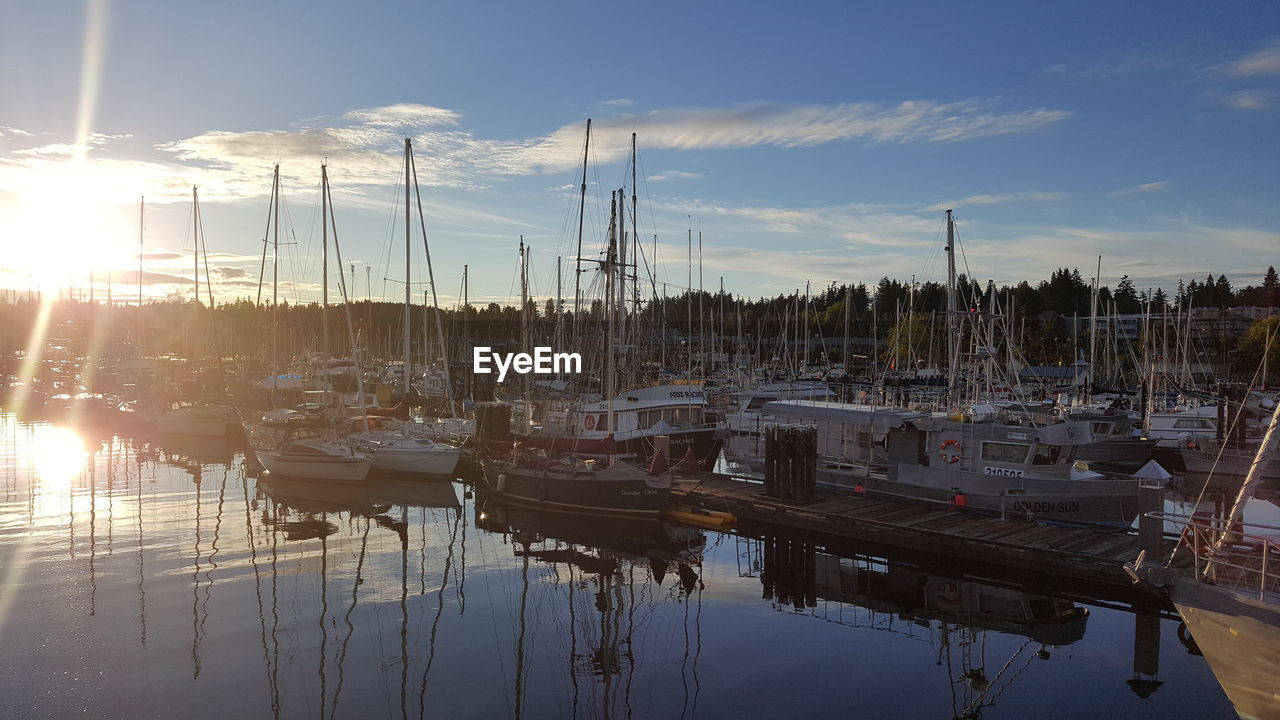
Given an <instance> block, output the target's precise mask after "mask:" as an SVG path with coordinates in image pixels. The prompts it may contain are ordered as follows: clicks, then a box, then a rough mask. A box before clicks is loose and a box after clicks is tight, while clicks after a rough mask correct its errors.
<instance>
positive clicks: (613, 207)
mask: <svg viewBox="0 0 1280 720" xmlns="http://www.w3.org/2000/svg"><path fill="white" fill-rule="evenodd" d="M610 194H611V195H612V196H613V197H612V198H611V199H610V202H609V205H610V207H609V251H608V253H607V254H606V255H605V261H604V283H605V291H604V298H605V299H604V301H605V317H607V318H608V319H609V328H608V337H607V345H608V353H607V355H606V356H605V392H604V397H605V402H606V403H607V404H606V407H607V409H608V423H609V424H608V425H607V426H606V427H605V430H606V431H607V432H608V433H609V435H610V436H612V435H613V432H614V428H615V425H614V421H613V395H614V376H613V373H614V368H613V332H614V322H613V312H612V308H610V307H609V303H613V302H615V300H614V298H613V266H614V262H615V261H616V260H617V257H618V255H617V253H618V236H617V232H618V222H617V220H618V201H619V198H618V196H617V195H615V194H613V193H610Z"/></svg>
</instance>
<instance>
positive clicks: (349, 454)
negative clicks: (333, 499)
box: [255, 428, 373, 480]
mask: <svg viewBox="0 0 1280 720" xmlns="http://www.w3.org/2000/svg"><path fill="white" fill-rule="evenodd" d="M255 454H256V455H257V457H258V460H259V461H260V462H261V463H262V465H263V467H265V468H266V469H267V472H269V473H271V474H272V475H284V476H286V477H292V478H298V479H305V480H364V479H365V476H367V475H368V474H369V470H370V469H371V468H372V467H373V459H372V458H371V457H370V456H369V455H368V454H367V453H365V452H362V451H360V450H356V449H354V448H352V447H351V446H350V445H346V444H343V443H339V442H334V441H331V440H328V439H326V437H325V435H324V433H323V432H322V431H320V430H318V429H312V428H301V429H297V430H294V431H293V432H291V433H290V434H289V435H288V436H287V437H286V438H285V439H284V440H282V441H281V442H280V443H279V444H278V445H276V446H275V447H273V448H271V449H255Z"/></svg>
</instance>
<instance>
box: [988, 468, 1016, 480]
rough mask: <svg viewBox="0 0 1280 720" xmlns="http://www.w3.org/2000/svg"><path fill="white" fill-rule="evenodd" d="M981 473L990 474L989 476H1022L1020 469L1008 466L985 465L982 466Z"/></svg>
mask: <svg viewBox="0 0 1280 720" xmlns="http://www.w3.org/2000/svg"><path fill="white" fill-rule="evenodd" d="M982 474H983V475H991V476H993V477H1008V478H1020V477H1022V471H1021V470H1010V469H1009V468H999V467H986V468H983V469H982Z"/></svg>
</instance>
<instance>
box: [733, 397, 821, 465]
mask: <svg viewBox="0 0 1280 720" xmlns="http://www.w3.org/2000/svg"><path fill="white" fill-rule="evenodd" d="M833 395H834V394H833V393H832V392H831V390H830V389H828V388H827V386H826V384H825V383H820V382H795V381H792V382H778V383H765V384H763V385H759V386H757V387H754V388H751V389H749V390H742V391H740V392H738V393H735V395H734V396H735V398H736V399H737V403H736V406H735V407H734V409H732V410H730V411H729V412H726V413H725V416H724V422H725V426H726V427H727V428H728V431H729V433H728V434H729V437H728V439H727V440H725V443H724V457H725V459H726V460H728V461H730V462H733V463H737V464H739V465H745V466H746V467H747V468H748V469H750V470H752V471H755V472H759V471H760V470H761V469H762V468H763V467H764V433H765V430H767V429H768V428H770V427H772V426H773V425H774V424H775V423H776V420H775V418H774V417H773V416H772V415H770V414H768V413H766V412H764V405H765V403H768V402H773V401H776V400H829V399H831V398H832V397H833Z"/></svg>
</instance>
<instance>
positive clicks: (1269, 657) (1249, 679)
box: [1169, 578, 1280, 720]
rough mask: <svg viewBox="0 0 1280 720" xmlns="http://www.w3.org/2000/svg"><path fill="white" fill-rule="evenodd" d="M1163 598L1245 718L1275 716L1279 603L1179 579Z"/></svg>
mask: <svg viewBox="0 0 1280 720" xmlns="http://www.w3.org/2000/svg"><path fill="white" fill-rule="evenodd" d="M1169 597H1170V599H1171V600H1173V604H1174V606H1175V607H1176V608H1177V609H1178V615H1180V616H1181V617H1182V621H1183V622H1184V623H1186V625H1187V629H1188V630H1190V631H1191V636H1192V637H1193V638H1194V639H1195V641H1196V645H1197V646H1198V647H1199V648H1200V652H1202V653H1203V654H1204V658H1205V660H1207V661H1208V662H1209V668H1210V669H1211V670H1213V675H1214V677H1216V678H1217V679H1218V683H1219V684H1220V685H1222V689H1223V690H1224V691H1225V692H1226V693H1227V698H1228V699H1230V700H1231V704H1232V705H1234V706H1235V709H1236V712H1237V713H1239V715H1240V717H1241V718H1244V719H1245V720H1280V682H1277V681H1276V675H1275V672H1276V668H1278V667H1280V606H1277V605H1275V604H1268V603H1265V602H1262V601H1260V600H1258V599H1257V595H1256V593H1254V594H1252V596H1248V595H1244V594H1242V593H1239V592H1238V591H1234V590H1231V589H1228V588H1224V587H1219V586H1214V585H1206V584H1204V583H1200V582H1196V581H1195V580H1194V579H1190V578H1179V579H1178V580H1177V581H1175V582H1174V584H1173V585H1172V586H1171V587H1170V588H1169Z"/></svg>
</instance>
